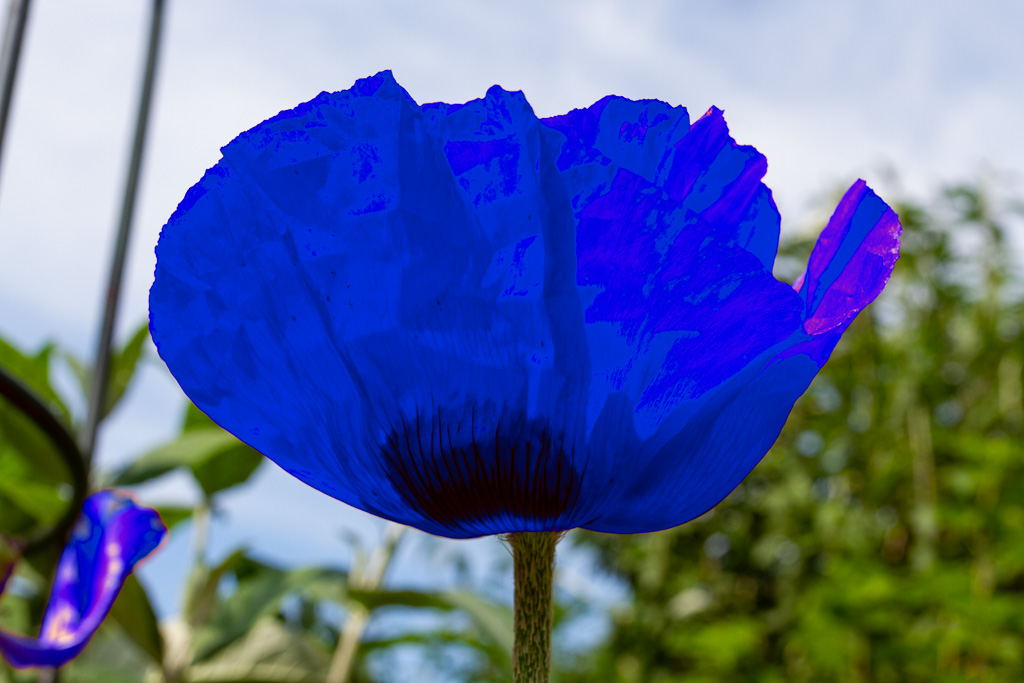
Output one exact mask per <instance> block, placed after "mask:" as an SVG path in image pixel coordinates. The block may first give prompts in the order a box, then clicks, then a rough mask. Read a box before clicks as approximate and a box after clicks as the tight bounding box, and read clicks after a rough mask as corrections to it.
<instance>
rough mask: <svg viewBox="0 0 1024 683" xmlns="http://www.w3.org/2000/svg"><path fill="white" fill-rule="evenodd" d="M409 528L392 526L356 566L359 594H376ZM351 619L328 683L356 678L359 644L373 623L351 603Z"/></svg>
mask: <svg viewBox="0 0 1024 683" xmlns="http://www.w3.org/2000/svg"><path fill="white" fill-rule="evenodd" d="M405 530H406V527H404V526H402V525H401V524H394V523H389V524H388V527H387V529H386V530H385V531H384V538H383V539H382V540H381V542H380V544H379V545H378V546H377V547H376V548H374V550H373V553H371V555H370V558H369V559H368V560H367V561H366V562H365V563H363V562H354V563H353V567H352V572H351V573H350V575H349V587H350V588H354V589H356V590H365V591H374V590H376V589H377V588H379V587H380V585H381V582H382V581H383V580H384V574H385V572H386V571H387V568H388V565H389V564H391V558H392V557H393V556H394V553H395V548H396V546H397V545H398V542H399V541H400V540H401V539H402V535H403V534H405ZM348 610H349V611H348V617H347V618H346V619H345V625H344V626H343V627H342V629H341V634H340V635H339V636H338V646H337V647H336V648H335V650H334V656H333V657H332V658H331V666H330V668H329V669H328V671H327V678H326V679H325V682H326V683H346V681H348V680H349V678H350V677H351V675H352V670H353V668H354V665H355V662H356V654H357V652H358V650H359V642H360V641H361V640H362V638H363V632H365V631H366V627H367V625H369V623H370V610H368V609H367V608H366V607H364V606H363V605H360V604H358V603H356V602H355V601H350V602H349V605H348Z"/></svg>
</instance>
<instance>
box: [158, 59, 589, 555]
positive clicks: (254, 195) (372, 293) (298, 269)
mask: <svg viewBox="0 0 1024 683" xmlns="http://www.w3.org/2000/svg"><path fill="white" fill-rule="evenodd" d="M560 143H561V137H560V136H559V135H558V134H557V133H555V132H553V131H551V130H550V129H548V128H546V127H545V126H543V125H541V124H540V122H539V121H538V120H537V119H536V117H535V116H534V115H533V112H532V111H531V110H530V108H529V105H528V104H527V102H526V100H525V99H524V98H523V96H522V94H521V93H508V92H504V91H502V90H501V89H499V88H493V89H492V90H491V91H490V92H488V94H487V97H486V98H485V99H483V100H477V101H475V102H470V103H468V104H466V105H463V106H460V107H454V106H447V105H426V106H424V107H422V108H420V107H419V106H417V105H416V103H415V102H413V101H412V99H411V98H410V97H409V96H408V94H406V93H405V91H404V90H402V89H401V88H400V87H399V86H398V84H397V83H395V82H394V80H393V79H392V78H391V76H390V74H387V73H385V74H380V75H378V76H377V77H375V78H373V79H367V80H366V81H362V82H360V83H359V84H357V86H356V87H355V88H353V89H352V90H349V91H346V92H342V93H336V94H333V95H326V94H324V95H321V96H320V97H318V98H317V99H315V100H313V101H312V102H310V103H308V104H306V105H302V106H300V107H299V108H297V109H295V110H293V111H290V112H285V113H282V114H281V115H279V116H278V117H276V118H274V119H271V120H270V121H267V122H265V123H264V124H261V125H260V126H257V127H256V128H255V129H253V130H252V131H249V132H248V133H245V134H243V135H242V136H240V137H239V138H238V139H236V140H235V141H234V142H232V143H231V144H230V145H228V146H227V147H225V148H224V150H223V152H224V158H223V160H222V161H221V162H220V163H219V164H218V165H217V166H216V167H214V168H213V169H211V170H210V171H208V172H207V174H206V175H205V176H204V178H203V180H202V181H201V182H200V183H199V185H198V186H197V187H195V188H193V189H192V190H191V191H190V192H189V195H188V196H187V197H186V198H185V200H184V201H183V202H182V204H181V206H180V207H179V208H178V210H177V212H175V214H174V216H172V218H171V220H170V221H169V222H168V224H167V226H166V227H165V228H164V231H163V233H162V234H161V239H160V243H159V246H158V248H157V272H156V280H155V283H154V285H153V289H152V291H151V295H150V319H151V329H152V332H153V338H154V341H155V342H156V344H157V347H158V349H159V351H160V354H161V356H162V358H163V359H164V360H165V362H166V363H167V365H168V367H169V368H170V370H171V372H172V373H173V374H174V376H175V377H176V379H177V380H178V381H179V383H180V384H181V386H182V389H183V390H184V391H185V393H186V394H188V395H189V397H190V398H191V399H192V400H193V401H194V402H195V403H196V405H198V406H199V407H200V408H201V409H202V410H204V411H205V412H206V413H207V414H209V415H210V416H211V417H212V418H213V419H214V420H216V421H217V422H218V423H220V424H221V425H222V426H223V427H225V428H226V429H228V430H229V431H231V432H233V433H234V434H236V435H238V436H239V437H240V438H241V439H242V440H244V441H246V442H247V443H249V444H251V445H252V446H254V447H255V448H257V449H258V450H260V451H261V452H263V453H264V454H266V455H267V456H268V457H270V458H271V459H272V460H274V461H275V462H277V463H278V464H279V465H280V466H281V467H283V468H284V469H285V470H287V471H288V472H290V473H292V474H293V475H295V476H296V477H298V478H299V479H301V480H303V481H305V482H306V483H308V484H310V485H311V486H313V487H315V488H317V489H319V490H321V491H323V492H325V493H327V494H329V495H331V496H334V497H336V498H338V499H340V500H342V501H345V502H347V503H349V504H351V505H353V506H356V507H359V508H361V509H363V510H367V511H369V512H372V513H374V514H377V515H380V516H383V517H386V518H389V519H393V520H396V521H400V522H403V523H406V524H410V525H413V526H416V527H418V528H420V529H424V530H427V531H430V532H433V533H438V534H443V535H448V536H475V535H481V534H488V533H499V532H503V531H510V530H516V529H520V528H521V527H523V525H525V526H526V527H530V525H535V524H541V525H547V526H550V525H555V526H563V525H565V524H568V521H567V519H568V515H570V514H581V513H580V511H579V510H576V511H575V512H571V509H573V507H574V506H569V505H567V506H566V510H564V511H563V512H562V513H559V514H558V515H555V516H554V518H547V519H543V520H541V521H537V520H533V519H529V518H528V517H524V515H522V514H519V513H517V512H516V511H515V510H503V509H502V508H500V506H495V507H494V509H493V510H490V511H489V512H487V513H486V514H484V513H481V515H483V516H482V517H479V515H478V517H479V518H476V519H467V518H460V517H459V512H458V510H449V509H440V508H438V507H437V506H438V505H441V504H442V503H443V504H444V505H454V503H451V501H458V500H460V499H462V498H465V497H466V496H467V495H469V494H467V492H466V489H467V488H472V485H473V483H474V482H477V483H479V478H480V477H481V476H482V477H483V478H484V479H487V480H490V479H493V478H494V477H497V476H498V474H496V473H495V471H496V470H495V468H498V467H499V466H501V467H505V468H506V470H508V468H512V469H511V470H508V471H505V474H503V475H501V476H506V475H507V476H513V475H514V477H515V478H516V479H517V480H518V481H521V482H526V481H528V480H529V479H530V477H533V476H535V473H534V472H533V470H529V469H528V468H527V466H526V459H524V458H523V457H522V451H523V449H528V448H533V449H534V451H535V452H536V449H543V448H547V447H550V446H551V444H552V443H554V442H557V444H556V445H557V447H558V448H560V449H564V450H565V451H566V452H567V453H569V454H570V455H567V456H566V457H567V459H568V461H567V462H563V463H562V464H557V463H556V461H557V462H561V461H562V460H563V458H562V457H561V456H552V457H551V458H550V459H549V461H548V462H547V464H546V465H543V466H541V464H540V463H539V462H534V463H533V464H534V466H537V467H541V469H545V468H547V470H548V472H547V474H549V475H550V476H552V477H554V478H557V477H562V476H564V477H570V478H578V475H577V474H574V472H576V469H578V466H577V465H574V464H573V462H574V461H573V458H574V457H576V456H574V455H571V454H572V453H577V454H579V456H582V455H584V454H585V441H584V439H585V436H584V434H583V433H582V425H583V419H582V418H580V417H579V414H580V413H581V412H582V411H584V410H585V401H586V385H587V382H588V378H589V374H590V368H589V359H588V357H587V353H586V349H585V346H584V335H583V313H582V306H581V304H580V301H579V294H578V292H577V289H576V285H575V279H574V273H575V263H574V262H575V256H574V254H573V250H574V245H573V241H574V230H575V226H574V220H573V215H572V210H571V207H570V205H569V198H568V196H567V194H566V192H565V189H564V186H563V184H562V182H561V180H560V179H559V176H558V170H557V168H556V166H555V155H556V154H557V152H558V147H559V145H560ZM501 420H504V424H503V426H502V425H499V424H497V423H499V422H500V421H501ZM515 425H519V427H522V429H525V430H526V432H527V433H530V434H534V435H535V438H534V437H529V438H527V437H526V436H525V435H524V436H523V437H522V438H523V439H525V440H526V441H527V442H529V443H521V444H520V455H519V457H518V459H516V458H515V456H514V454H511V452H510V455H509V458H508V459H502V458H496V457H492V456H487V457H484V458H482V459H481V458H479V457H477V455H475V450H476V449H477V447H478V444H479V443H481V442H484V443H486V442H493V441H494V440H495V431H496V430H497V431H502V433H504V432H505V431H508V430H511V429H513V427H514V426H515ZM524 425H525V426H524ZM499 426H500V429H498V427H499ZM519 427H516V428H519ZM509 433H511V432H509ZM442 436H443V437H444V438H443V439H442V438H441V437H442ZM449 439H451V442H450V443H448V440H449ZM534 441H536V443H534ZM531 444H532V445H531ZM545 444H547V445H546V446H545ZM513 446H514V444H511V443H510V446H509V447H510V448H512V447H513ZM453 453H454V454H455V455H453ZM513 462H515V463H516V464H515V465H514V466H513ZM480 468H482V471H483V474H481V470H480ZM565 468H568V469H565ZM563 469H564V470H565V471H563ZM512 470H514V471H512ZM540 474H542V475H543V472H542V473H540ZM578 499H579V500H587V498H586V497H584V496H582V495H580V496H578Z"/></svg>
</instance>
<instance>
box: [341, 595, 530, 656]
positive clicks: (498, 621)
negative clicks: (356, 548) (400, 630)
mask: <svg viewBox="0 0 1024 683" xmlns="http://www.w3.org/2000/svg"><path fill="white" fill-rule="evenodd" d="M348 597H349V598H350V599H352V600H355V601H356V602H358V603H360V604H361V605H363V606H364V607H366V608H367V609H368V610H371V611H373V610H375V609H379V608H381V607H415V608H429V609H440V610H446V611H451V610H460V611H463V612H465V613H466V614H468V615H469V616H470V617H471V618H472V620H473V623H474V624H475V625H476V627H477V628H478V629H479V630H480V632H481V633H482V634H483V635H484V636H485V637H487V638H488V639H490V640H493V641H494V642H496V643H498V644H499V645H501V646H502V647H503V648H504V649H506V650H508V651H509V652H511V651H512V642H513V640H514V637H515V633H514V631H513V629H512V610H511V608H509V607H507V606H505V605H500V604H497V603H493V602H490V601H488V600H485V599H483V598H481V597H480V596H478V595H475V594H473V593H470V592H468V591H442V592H427V591H412V590H402V591H389V590H379V591H367V590H360V589H355V588H349V591H348Z"/></svg>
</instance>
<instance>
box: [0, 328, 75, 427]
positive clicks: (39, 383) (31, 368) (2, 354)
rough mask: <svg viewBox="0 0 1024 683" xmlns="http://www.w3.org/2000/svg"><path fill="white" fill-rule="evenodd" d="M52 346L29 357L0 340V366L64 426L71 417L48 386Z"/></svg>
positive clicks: (69, 421)
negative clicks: (46, 406) (42, 402)
mask: <svg viewBox="0 0 1024 683" xmlns="http://www.w3.org/2000/svg"><path fill="white" fill-rule="evenodd" d="M54 348H55V347H54V345H53V344H46V345H44V346H43V347H42V348H41V349H39V351H38V352H37V353H36V355H34V356H29V355H27V354H25V353H23V352H22V351H20V350H19V349H17V348H16V347H14V346H12V345H11V344H9V343H8V342H6V341H4V339H3V338H0V366H3V367H4V369H6V370H7V372H9V373H11V374H12V375H14V376H15V377H17V378H18V379H19V380H21V381H22V382H23V383H24V384H25V386H27V387H28V388H30V389H31V390H32V391H34V392H35V393H36V394H37V395H38V396H39V397H40V398H41V399H42V400H43V401H44V402H45V403H46V404H48V405H49V407H50V409H51V410H53V412H54V413H56V414H57V416H58V417H59V418H61V419H63V420H64V423H65V424H71V415H70V413H69V412H68V409H67V406H65V405H64V402H63V401H62V400H61V399H60V396H59V395H58V394H57V392H56V390H55V389H54V388H53V386H52V385H51V384H50V359H51V358H50V357H51V356H52V354H53V351H54Z"/></svg>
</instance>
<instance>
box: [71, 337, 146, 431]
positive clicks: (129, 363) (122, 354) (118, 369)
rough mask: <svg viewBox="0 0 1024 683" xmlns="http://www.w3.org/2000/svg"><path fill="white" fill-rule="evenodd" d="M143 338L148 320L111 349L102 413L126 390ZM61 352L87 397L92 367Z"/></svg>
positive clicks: (135, 365) (144, 338) (114, 403)
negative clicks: (129, 336)
mask: <svg viewBox="0 0 1024 683" xmlns="http://www.w3.org/2000/svg"><path fill="white" fill-rule="evenodd" d="M147 339H149V323H148V322H147V323H143V324H142V325H141V326H140V327H139V328H138V329H137V330H135V333H134V334H133V335H132V337H131V339H129V340H128V341H127V342H125V345H124V346H122V347H121V348H120V349H116V350H114V351H112V352H111V354H110V365H109V366H108V368H107V393H106V396H105V397H104V401H103V413H102V416H103V417H106V416H107V415H109V414H110V413H111V412H112V411H113V410H114V408H116V407H117V404H118V403H120V401H121V399H122V398H123V397H124V394H125V392H126V391H127V390H128V386H129V385H130V384H131V381H132V378H133V377H134V376H135V369H136V367H137V366H138V364H139V359H140V358H141V357H142V350H143V349H144V348H145V345H146V340H147ZM62 356H63V358H64V361H65V362H66V363H67V364H68V367H70V368H71V371H72V372H73V373H74V375H75V378H76V379H77V380H78V386H79V388H80V389H81V391H82V395H83V396H85V397H88V396H89V394H90V392H91V391H92V375H93V368H92V367H91V366H87V365H85V364H84V363H83V362H82V361H81V360H80V359H79V358H76V357H75V356H73V355H72V354H70V353H67V352H65V353H63V354H62Z"/></svg>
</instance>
